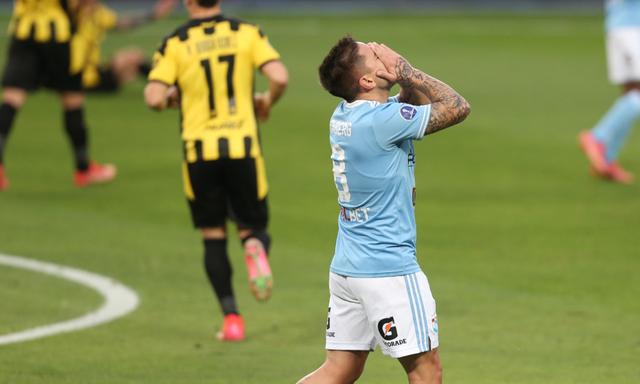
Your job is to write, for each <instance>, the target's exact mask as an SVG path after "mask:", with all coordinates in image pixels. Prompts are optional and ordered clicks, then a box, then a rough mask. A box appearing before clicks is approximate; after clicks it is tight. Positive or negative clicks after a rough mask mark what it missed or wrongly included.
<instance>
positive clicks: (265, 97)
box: [253, 92, 271, 121]
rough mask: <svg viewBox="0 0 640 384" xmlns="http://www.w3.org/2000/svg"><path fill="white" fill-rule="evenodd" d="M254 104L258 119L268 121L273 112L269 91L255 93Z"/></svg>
mask: <svg viewBox="0 0 640 384" xmlns="http://www.w3.org/2000/svg"><path fill="white" fill-rule="evenodd" d="M253 105H254V107H255V111H256V116H257V117H258V121H267V119H269V114H270V112H271V97H270V96H269V93H268V92H264V93H256V94H255V95H253Z"/></svg>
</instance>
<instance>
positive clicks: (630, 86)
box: [579, 0, 640, 184]
mask: <svg viewBox="0 0 640 384" xmlns="http://www.w3.org/2000/svg"><path fill="white" fill-rule="evenodd" d="M605 8H606V20H605V23H606V29H607V59H608V66H609V79H610V80H611V82H612V83H614V84H616V85H621V86H622V93H623V94H622V96H621V97H620V98H618V100H617V101H616V102H615V104H614V105H613V106H612V107H611V108H610V109H609V111H608V112H607V113H606V114H605V115H604V117H603V118H602V119H601V120H600V122H598V124H597V125H596V126H595V127H594V128H593V129H592V130H591V131H584V132H582V133H581V134H580V137H579V139H580V145H581V146H582V149H583V151H584V152H585V154H586V155H587V158H588V159H589V162H590V163H591V169H592V171H593V173H594V174H595V175H597V176H599V177H602V178H604V179H607V180H611V181H614V182H619V183H625V184H628V183H631V182H632V181H633V179H634V177H633V175H632V174H631V173H629V172H627V171H625V170H624V169H622V167H620V165H619V164H618V155H619V153H620V149H621V148H622V146H623V144H624V142H625V140H626V139H627V137H628V136H629V132H630V131H631V127H632V126H633V124H634V123H635V122H636V121H637V120H638V118H639V117H640V0H608V1H607V2H606V4H605Z"/></svg>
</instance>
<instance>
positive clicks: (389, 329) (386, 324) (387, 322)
mask: <svg viewBox="0 0 640 384" xmlns="http://www.w3.org/2000/svg"><path fill="white" fill-rule="evenodd" d="M378 332H380V336H382V338H383V339H385V340H393V339H395V338H396V337H398V329H396V323H395V320H393V316H392V317H387V318H386V319H382V320H380V321H379V322H378Z"/></svg>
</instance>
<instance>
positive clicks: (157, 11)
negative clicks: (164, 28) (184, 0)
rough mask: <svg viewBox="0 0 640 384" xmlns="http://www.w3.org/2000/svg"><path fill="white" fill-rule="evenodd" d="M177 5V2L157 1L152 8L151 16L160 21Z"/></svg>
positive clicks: (172, 0) (171, 0)
mask: <svg viewBox="0 0 640 384" xmlns="http://www.w3.org/2000/svg"><path fill="white" fill-rule="evenodd" d="M177 4H178V0H158V1H157V2H156V5H155V6H154V7H153V16H154V17H155V18H156V19H162V18H163V17H167V16H169V14H171V12H172V11H173V8H175V7H176V5H177Z"/></svg>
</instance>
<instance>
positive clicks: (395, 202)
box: [300, 37, 470, 384]
mask: <svg viewBox="0 0 640 384" xmlns="http://www.w3.org/2000/svg"><path fill="white" fill-rule="evenodd" d="M319 72H320V81H321V82H322V85H323V86H324V88H325V89H326V90H327V91H329V93H331V94H332V95H334V96H337V97H340V98H342V99H344V100H343V101H342V102H340V104H339V105H338V107H337V108H336V109H335V111H334V112H333V116H332V117H331V121H330V124H329V127H330V142H331V150H332V151H331V152H332V155H331V159H332V160H333V176H334V182H335V184H336V188H337V190H338V203H339V205H340V215H339V218H338V237H337V240H336V249H335V254H334V258H333V261H332V263H331V268H330V270H331V273H330V276H329V293H330V296H329V315H328V319H327V332H326V349H327V357H326V360H325V362H324V364H323V365H322V366H321V367H320V368H318V369H317V370H316V371H314V372H313V373H311V374H309V375H308V376H306V377H305V378H303V379H302V380H301V381H300V382H301V383H307V384H310V383H322V384H326V383H341V384H342V383H353V382H355V381H356V380H357V379H358V378H359V377H360V375H361V374H362V371H363V369H364V365H365V362H366V360H367V357H368V355H369V352H370V351H371V350H373V349H374V348H375V346H376V345H380V347H381V349H382V351H383V352H384V353H385V354H387V355H390V356H392V357H394V358H396V359H398V360H399V362H400V363H401V364H402V366H403V367H404V369H405V371H406V373H407V377H408V379H409V382H410V383H441V382H442V368H441V365H440V358H439V356H438V320H437V316H436V303H435V300H434V299H433V296H432V294H431V289H430V287H429V282H428V280H427V277H426V276H425V274H424V273H423V272H422V270H421V268H420V265H419V264H418V261H417V259H416V221H415V209H414V206H415V191H416V189H415V178H414V165H415V152H414V146H413V141H414V140H420V139H422V138H423V137H424V136H425V135H428V134H432V133H435V132H438V131H440V130H441V129H444V128H447V127H449V126H452V125H454V124H457V123H460V122H461V121H463V120H464V119H465V118H466V117H467V115H468V114H469V112H470V107H469V104H468V103H467V101H466V100H465V99H464V98H463V97H462V96H460V95H459V94H458V93H457V92H456V91H454V90H453V89H452V88H451V87H449V86H448V85H446V84H444V83H442V82H441V81H439V80H437V79H435V78H433V77H431V76H429V75H427V74H425V73H424V72H422V71H420V70H418V69H415V68H413V67H412V66H411V65H410V64H409V63H408V62H407V61H406V60H405V59H404V58H403V57H402V56H400V55H399V54H397V53H396V52H394V51H393V50H391V49H390V48H388V47H386V46H384V45H380V44H377V43H369V44H364V43H357V42H355V41H354V40H353V39H352V38H351V37H345V38H342V39H341V40H340V41H338V43H337V44H336V45H335V46H334V47H333V48H332V49H331V51H330V52H329V54H328V55H327V56H326V57H325V59H324V61H323V62H322V64H321V65H320V69H319ZM394 84H399V85H400V89H401V90H400V94H399V95H398V96H395V97H391V98H390V97H389V92H390V90H391V88H392V87H393V85H394Z"/></svg>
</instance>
